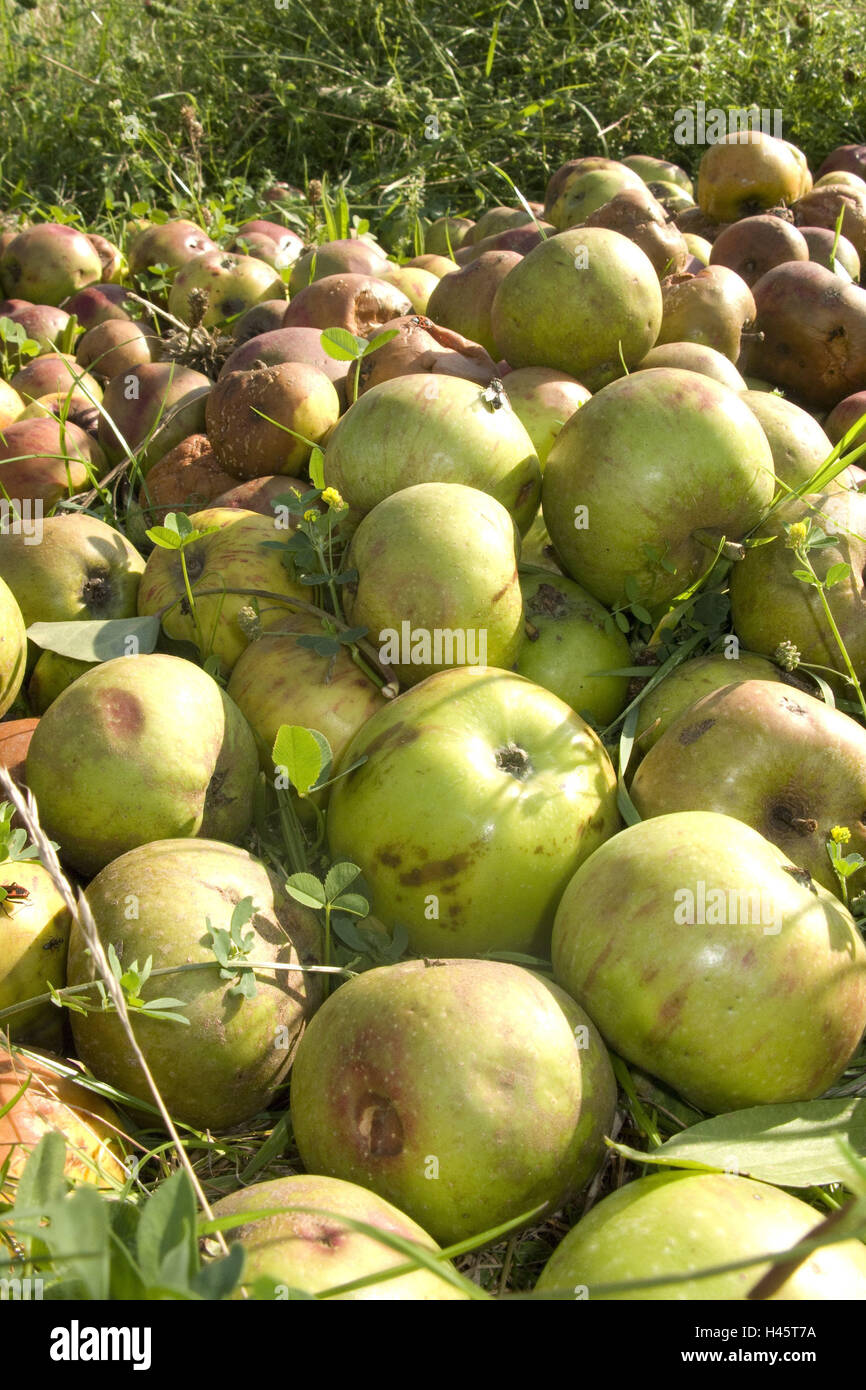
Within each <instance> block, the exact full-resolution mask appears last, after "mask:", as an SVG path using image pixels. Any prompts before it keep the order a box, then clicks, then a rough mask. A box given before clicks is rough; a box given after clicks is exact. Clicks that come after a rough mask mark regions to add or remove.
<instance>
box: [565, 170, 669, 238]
mask: <svg viewBox="0 0 866 1390" xmlns="http://www.w3.org/2000/svg"><path fill="white" fill-rule="evenodd" d="M627 188H634V189H636V190H638V191H640V190H643V189H645V188H646V182H645V181H644V179H643V178H642V177H641V175H640V174H637V173H635V172H634V171H633V170H632V169H629V168H628V167H627V166H626V165H625V164H615V165H614V166H613V167H612V168H610V169H588V170H586V171H584V172H581V171H580V170H578V171H576V172H575V173H573V174H571V175H570V176H569V177H568V178H567V179H566V181H565V183H564V184H563V187H562V189H561V191H560V193H559V196H558V198H557V199H556V202H555V203H553V204H552V206H551V207H550V210H549V211H548V213H547V216H548V217H549V219H550V221H551V222H552V223H553V225H554V227H556V228H557V229H558V230H559V231H560V232H564V231H566V230H567V229H568V228H569V227H577V226H579V225H580V223H581V222H585V221H586V219H587V217H589V215H590V213H593V212H596V211H597V210H598V209H599V208H600V207H604V204H605V203H609V202H610V200H611V198H615V197H616V195H617V193H622V192H624V191H625V190H626V189H627Z"/></svg>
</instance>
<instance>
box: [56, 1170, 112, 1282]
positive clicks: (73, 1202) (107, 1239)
mask: <svg viewBox="0 0 866 1390" xmlns="http://www.w3.org/2000/svg"><path fill="white" fill-rule="evenodd" d="M46 1214H47V1215H48V1216H49V1219H50V1226H49V1227H48V1228H47V1230H46V1231H44V1232H40V1240H44V1242H45V1244H46V1245H47V1246H48V1248H49V1250H50V1252H51V1255H52V1257H53V1259H54V1262H55V1265H56V1264H57V1263H59V1264H60V1265H61V1266H62V1270H63V1273H64V1274H66V1275H68V1277H69V1278H70V1279H71V1280H73V1281H74V1282H75V1284H76V1285H78V1286H79V1287H80V1293H81V1294H83V1295H84V1297H85V1298H89V1299H92V1300H93V1301H95V1302H103V1301H104V1300H105V1299H107V1298H108V1290H109V1280H110V1270H111V1228H110V1223H109V1219H108V1203H107V1202H105V1201H104V1200H103V1199H102V1197H100V1195H99V1193H98V1192H97V1191H96V1190H95V1189H94V1188H93V1187H91V1186H89V1185H87V1184H85V1183H82V1184H81V1186H80V1187H77V1188H76V1189H75V1191H74V1192H72V1193H71V1194H70V1195H69V1196H68V1197H66V1198H64V1200H63V1201H62V1202H55V1203H54V1204H53V1205H52V1207H51V1210H50V1212H49V1213H46ZM79 1296H80V1295H79Z"/></svg>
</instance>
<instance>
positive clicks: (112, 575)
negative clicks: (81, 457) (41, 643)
mask: <svg viewBox="0 0 866 1390" xmlns="http://www.w3.org/2000/svg"><path fill="white" fill-rule="evenodd" d="M40 524H41V528H42V532H41V537H40V539H39V542H38V544H37V543H36V542H35V540H34V536H33V535H32V534H30V533H29V532H28V531H27V529H26V528H24V527H22V528H21V530H20V531H19V532H15V531H13V530H10V531H9V532H8V533H4V534H3V535H2V536H0V578H2V579H4V580H5V582H6V583H7V584H8V585H9V587H10V589H11V590H12V592H13V593H14V595H15V597H16V599H17V600H18V603H19V606H20V608H21V613H22V616H23V618H24V622H25V624H26V626H27V627H29V626H30V624H31V623H62V622H70V621H72V620H74V619H78V618H80V619H83V620H87V619H91V620H93V619H97V618H131V617H133V616H134V615H135V605H136V597H137V595H138V586H139V583H140V580H141V576H142V574H143V573H144V560H143V559H142V557H141V555H139V553H138V551H137V550H136V549H135V547H134V546H133V545H130V543H129V541H128V540H127V539H126V537H125V536H124V535H122V534H121V532H120V531H115V530H114V528H113V527H112V526H108V525H106V523H105V522H104V521H100V520H99V519H98V517H95V516H91V515H90V514H89V513H88V512H59V513H58V514H57V515H56V516H47V517H45V518H44V519H43V520H42V521H41V523H40Z"/></svg>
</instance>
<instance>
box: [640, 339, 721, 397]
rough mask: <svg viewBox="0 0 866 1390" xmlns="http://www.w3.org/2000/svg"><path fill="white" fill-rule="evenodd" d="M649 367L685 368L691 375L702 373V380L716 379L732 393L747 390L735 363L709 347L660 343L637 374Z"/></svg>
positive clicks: (643, 362)
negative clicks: (705, 377) (706, 377)
mask: <svg viewBox="0 0 866 1390" xmlns="http://www.w3.org/2000/svg"><path fill="white" fill-rule="evenodd" d="M646 367H681V368H683V370H684V371H687V372H700V373H701V375H702V376H709V377H712V378H713V380H714V381H720V382H721V384H722V385H723V386H727V387H728V389H729V390H730V391H746V390H747V387H746V383H745V381H744V379H743V378H742V377H741V376H740V373H739V372H738V371H737V369H736V367H735V366H734V364H733V362H732V361H731V359H730V358H729V357H726V356H725V354H724V353H723V352H718V351H717V350H716V349H715V348H712V347H707V346H706V344H705V343H691V342H684V343H660V344H659V345H658V346H657V347H654V348H650V350H649V352H648V353H647V355H646V357H645V358H644V359H643V361H642V362H639V363H638V365H637V371H639V372H640V371H643V370H644V369H645V368H646Z"/></svg>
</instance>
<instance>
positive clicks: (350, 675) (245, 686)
mask: <svg viewBox="0 0 866 1390" xmlns="http://www.w3.org/2000/svg"><path fill="white" fill-rule="evenodd" d="M324 635H325V634H324V631H323V628H322V624H321V622H320V620H319V619H318V618H315V617H313V616H308V615H307V614H304V613H291V612H290V611H289V610H288V609H286V610H284V615H283V616H282V617H281V620H280V623H279V628H278V630H276V631H273V632H268V633H267V634H265V635H264V636H262V637H259V638H258V639H257V640H256V641H255V642H251V643H250V645H249V646H248V647H247V649H246V651H245V652H242V653H241V655H240V657H239V658H238V660H237V662H236V663H235V666H234V669H233V670H232V674H231V678H230V680H229V683H228V686H227V690H228V694H229V696H230V697H231V699H232V700H234V702H235V704H236V705H237V707H238V709H239V710H240V711H241V714H242V715H243V716H244V718H245V719H246V720H247V721H248V723H249V726H250V728H251V729H252V731H253V733H254V735H255V738H256V744H257V746H258V750H259V764H260V766H261V768H262V771H263V772H266V773H267V774H268V775H269V776H271V777H273V774H274V763H273V758H272V757H271V752H272V750H273V746H274V740H275V739H276V736H277V732H278V730H279V728H280V725H281V724H294V725H297V726H300V727H301V728H305V729H317V730H318V731H319V733H321V734H324V735H325V738H326V739H327V740H328V743H329V744H330V745H331V752H332V754H333V758H334V764H335V765H336V764H337V762H338V761H339V759H340V758H341V757H342V754H343V752H344V750H345V748H346V746H347V745H348V744H349V743H350V741H351V740H352V739H353V738H354V736H355V734H356V733H357V732H358V730H359V729H360V728H361V726H362V725H363V724H365V723H366V722H367V720H368V719H369V718H371V716H372V715H374V714H375V713H376V711H377V710H379V709H381V708H382V707H383V705H384V704H385V700H384V697H383V696H382V695H381V694H380V692H379V688H378V686H376V685H374V684H373V682H372V681H371V680H370V678H369V676H366V675H365V674H364V672H363V671H361V670H360V668H359V667H358V666H357V665H356V664H355V662H354V661H353V660H352V658H351V656H350V655H349V652H348V651H347V649H346V647H345V646H341V647H340V650H339V651H338V652H337V654H336V656H332V655H330V654H328V655H325V654H322V653H320V652H318V651H316V650H315V649H314V648H312V647H309V646H306V645H301V644H300V642H299V641H298V638H299V637H311V636H312V637H323V636H324ZM323 795H324V793H323Z"/></svg>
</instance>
